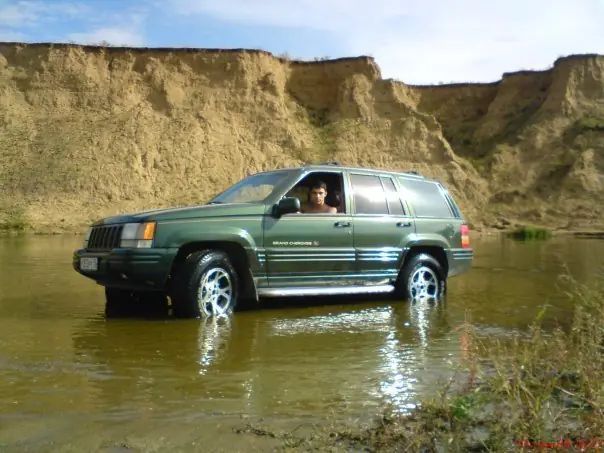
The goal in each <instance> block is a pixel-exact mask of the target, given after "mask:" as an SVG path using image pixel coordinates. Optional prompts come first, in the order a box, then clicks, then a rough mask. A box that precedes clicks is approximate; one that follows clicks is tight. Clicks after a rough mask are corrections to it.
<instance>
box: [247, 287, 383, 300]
mask: <svg viewBox="0 0 604 453" xmlns="http://www.w3.org/2000/svg"><path fill="white" fill-rule="evenodd" d="M393 291H394V286H393V285H378V286H336V287H333V286H332V287H329V288H325V287H323V286H316V287H315V286H310V287H309V286H302V287H290V288H258V296H260V297H291V296H336V295H347V294H381V293H391V292H393Z"/></svg>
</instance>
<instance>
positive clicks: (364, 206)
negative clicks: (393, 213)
mask: <svg viewBox="0 0 604 453" xmlns="http://www.w3.org/2000/svg"><path fill="white" fill-rule="evenodd" d="M350 180H351V182H352V191H353V193H354V206H355V210H356V213H357V214H388V205H387V204H386V194H385V193H384V188H383V187H382V183H381V182H380V178H379V177H377V176H370V175H350Z"/></svg>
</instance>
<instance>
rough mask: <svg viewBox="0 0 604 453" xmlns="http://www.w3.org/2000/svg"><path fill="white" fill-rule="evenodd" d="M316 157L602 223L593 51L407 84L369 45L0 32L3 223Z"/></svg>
mask: <svg viewBox="0 0 604 453" xmlns="http://www.w3.org/2000/svg"><path fill="white" fill-rule="evenodd" d="M327 160H337V161H339V162H341V163H343V164H349V165H360V166H373V167H380V168H388V169H395V170H417V171H419V172H421V173H423V174H425V175H427V176H431V177H436V178H438V179H440V180H442V181H443V182H444V183H445V184H447V185H448V186H449V188H450V189H451V190H452V191H453V192H454V193H455V195H456V197H457V199H458V200H459V202H460V204H461V205H462V208H463V210H464V212H465V213H466V215H467V217H468V218H469V220H470V222H471V223H472V224H473V225H474V226H475V227H477V228H480V227H498V226H510V225H514V224H516V223H532V224H538V225H548V226H551V227H555V228H564V229H590V230H594V229H603V228H604V213H603V207H602V203H601V200H602V199H603V198H604V56H598V55H582V56H575V57H568V58H564V59H560V60H558V61H556V62H555V64H554V66H553V68H552V69H551V70H548V71H541V72H521V73H513V74H505V75H504V77H503V79H502V80H501V81H500V82H498V83H493V84H466V85H448V86H444V85H443V86H410V85H406V84H404V83H402V82H397V81H392V80H383V79H382V78H381V75H380V70H379V67H378V66H377V65H376V63H375V62H374V60H373V59H372V58H369V57H359V58H348V59H339V60H331V61H319V62H296V61H288V60H284V59H281V58H277V57H275V56H273V55H271V54H269V53H267V52H262V51H249V50H232V51H224V50H202V49H130V48H104V47H86V46H78V45H52V44H33V45H27V44H19V43H3V44H0V194H1V197H0V229H4V230H7V229H19V228H26V229H32V230H34V231H65V230H72V229H77V228H81V226H82V225H83V224H87V223H89V222H90V221H92V220H94V219H97V218H99V217H102V216H106V215H110V214H115V213H118V212H124V211H135V210H140V209H146V208H151V207H161V206H171V205H183V204H191V203H200V202H203V201H205V200H207V199H208V198H209V197H210V196H211V195H212V194H214V193H216V192H217V191H219V190H221V189H223V188H224V187H226V186H227V185H229V184H231V183H232V182H234V181H235V180H238V179H240V178H241V177H242V176H244V175H246V174H248V173H252V172H256V171H260V170H267V169H272V168H276V167H282V166H291V165H298V164H300V163H302V162H322V161H327Z"/></svg>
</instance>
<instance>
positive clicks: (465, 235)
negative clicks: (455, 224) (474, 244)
mask: <svg viewBox="0 0 604 453" xmlns="http://www.w3.org/2000/svg"><path fill="white" fill-rule="evenodd" d="M460 233H461V246H462V247H463V248H464V249H467V248H468V247H470V229H469V228H468V225H462V226H461V229H460Z"/></svg>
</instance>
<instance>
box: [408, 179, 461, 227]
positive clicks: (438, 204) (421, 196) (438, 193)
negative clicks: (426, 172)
mask: <svg viewBox="0 0 604 453" xmlns="http://www.w3.org/2000/svg"><path fill="white" fill-rule="evenodd" d="M399 182H400V183H401V186H402V187H403V192H404V196H405V198H406V200H407V201H408V202H409V203H411V205H412V206H413V209H414V211H415V215H416V216H417V217H440V218H442V217H445V218H448V217H453V213H452V212H451V208H450V207H449V203H447V200H446V199H445V196H444V194H443V191H442V190H441V189H440V187H439V186H438V184H436V183H435V182H431V181H421V180H415V179H407V178H399Z"/></svg>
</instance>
